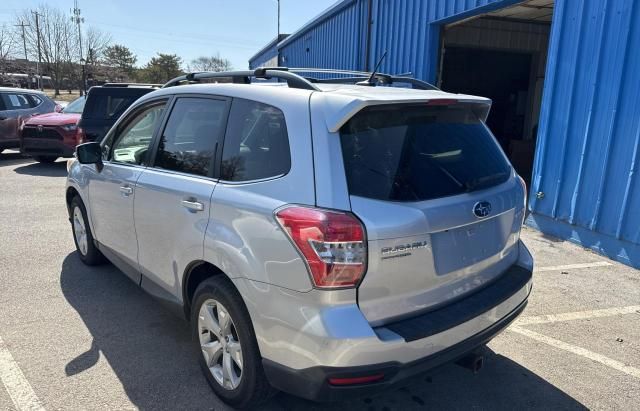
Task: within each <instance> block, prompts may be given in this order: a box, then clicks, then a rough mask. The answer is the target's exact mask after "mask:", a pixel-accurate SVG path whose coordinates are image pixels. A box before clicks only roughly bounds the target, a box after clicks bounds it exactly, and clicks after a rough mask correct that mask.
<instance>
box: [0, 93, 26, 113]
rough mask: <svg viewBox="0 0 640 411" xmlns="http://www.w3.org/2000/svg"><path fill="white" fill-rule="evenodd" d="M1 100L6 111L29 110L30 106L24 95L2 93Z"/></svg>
mask: <svg viewBox="0 0 640 411" xmlns="http://www.w3.org/2000/svg"><path fill="white" fill-rule="evenodd" d="M2 100H3V101H4V105H5V106H6V107H7V110H23V109H26V108H31V104H30V103H29V100H27V97H26V96H25V95H24V94H13V93H4V94H2Z"/></svg>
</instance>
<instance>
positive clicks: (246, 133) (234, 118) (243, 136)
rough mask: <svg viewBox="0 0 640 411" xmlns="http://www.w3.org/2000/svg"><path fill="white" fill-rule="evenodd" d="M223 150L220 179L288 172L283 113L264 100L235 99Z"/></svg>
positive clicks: (244, 178) (246, 178) (236, 178)
mask: <svg viewBox="0 0 640 411" xmlns="http://www.w3.org/2000/svg"><path fill="white" fill-rule="evenodd" d="M228 124H229V125H228V127H227V133H226V136H225V141H224V148H223V150H222V165H221V176H220V177H221V179H222V180H226V181H250V180H259V179H263V178H269V177H277V176H280V175H283V174H286V173H288V172H289V169H290V168H291V154H290V152H289V137H288V136H287V126H286V123H285V120H284V114H283V113H282V111H280V110H279V109H277V108H275V107H272V106H269V105H267V104H262V103H258V102H255V101H250V100H243V99H234V100H233V103H232V105H231V111H230V113H229V122H228Z"/></svg>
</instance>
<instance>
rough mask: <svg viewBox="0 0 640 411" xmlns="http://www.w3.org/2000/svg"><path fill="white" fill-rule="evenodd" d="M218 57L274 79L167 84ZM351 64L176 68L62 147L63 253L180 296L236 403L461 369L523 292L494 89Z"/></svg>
mask: <svg viewBox="0 0 640 411" xmlns="http://www.w3.org/2000/svg"><path fill="white" fill-rule="evenodd" d="M324 74H325V75H326V73H324ZM224 76H226V77H231V78H232V79H233V80H234V82H235V83H248V82H249V79H250V78H256V79H281V80H284V81H285V82H286V83H273V84H272V85H271V86H268V85H265V86H252V85H247V84H193V85H179V84H183V83H192V82H197V81H198V80H201V79H202V80H211V79H217V78H223V77H224ZM362 76H363V74H362V73H360V74H359V75H358V76H357V77H355V78H354V79H351V80H352V83H353V84H335V83H345V82H347V81H348V80H349V79H347V80H345V79H338V80H335V82H332V81H331V80H315V79H310V78H304V77H301V76H300V75H298V74H295V73H293V72H288V71H283V70H280V69H259V70H256V71H255V72H252V71H246V72H233V73H222V74H214V73H199V74H194V75H189V76H185V77H182V78H179V79H176V80H175V81H173V82H171V83H169V84H168V85H167V86H166V87H165V88H163V89H161V90H157V91H154V92H152V93H149V94H147V95H145V96H144V97H142V98H140V99H139V100H138V101H137V102H136V103H134V104H133V105H132V106H131V107H130V108H129V109H128V110H127V111H126V112H125V113H124V114H123V115H122V117H121V118H120V119H119V120H118V121H117V123H116V124H115V125H114V127H113V128H111V130H110V131H109V133H108V134H107V135H106V137H105V138H104V139H103V140H102V142H93V143H86V144H82V145H80V146H78V149H77V157H78V161H76V162H74V163H73V164H72V165H71V167H70V171H69V176H68V180H67V188H66V202H67V206H68V210H69V217H70V221H71V226H72V232H73V237H74V240H75V244H76V247H77V251H78V256H79V258H80V259H81V260H82V261H83V262H84V263H86V264H88V265H93V264H98V263H100V262H102V261H103V259H104V258H105V257H106V258H107V259H108V260H109V261H111V262H112V263H113V264H115V265H116V266H117V267H119V268H120V269H121V270H122V271H124V272H125V273H126V274H127V275H128V276H129V277H131V279H132V280H133V281H134V282H135V283H136V284H139V285H140V286H141V287H142V288H143V289H144V290H146V291H148V292H149V293H150V294H152V295H154V296H155V297H157V298H159V299H160V300H163V301H164V302H165V303H167V305H168V306H171V307H173V308H175V309H176V312H178V313H181V314H182V315H184V316H185V317H186V318H187V319H188V320H189V321H190V327H191V330H192V333H193V337H194V344H195V348H196V350H197V351H198V352H199V353H200V354H199V357H200V359H199V361H200V365H201V367H202V370H203V372H204V375H205V377H206V379H207V381H208V382H209V384H210V385H211V387H212V389H213V390H214V392H215V393H216V394H217V395H218V396H219V397H220V398H221V399H223V400H224V401H226V402H227V403H228V404H231V405H233V406H236V407H250V406H253V405H255V404H257V403H259V402H261V401H263V400H265V399H266V398H267V397H268V396H269V395H270V394H271V393H272V392H273V390H274V389H278V390H283V391H286V392H289V393H291V394H294V395H298V396H301V397H304V398H307V399H312V400H317V401H331V400H337V399H341V398H346V397H349V396H353V395H361V394H365V393H374V392H379V390H380V389H382V388H385V387H388V386H391V385H393V384H396V383H397V382H399V381H401V380H403V379H406V378H409V377H411V376H414V375H415V374H418V373H422V372H424V371H427V370H430V369H432V368H434V367H436V366H439V365H441V364H443V363H446V362H451V361H454V360H461V364H467V366H468V367H470V368H473V369H474V370H477V369H478V368H479V367H480V366H481V364H482V357H481V356H480V355H479V354H477V352H476V351H475V350H476V349H477V348H478V347H480V346H482V345H483V344H485V343H486V342H488V341H489V340H490V339H492V338H493V337H494V336H495V335H496V334H498V333H499V332H500V331H502V330H503V329H504V328H505V327H506V326H507V325H508V324H509V323H510V322H511V321H513V320H514V319H515V318H516V317H517V316H518V315H519V314H520V313H521V312H522V311H523V309H524V307H525V305H526V303H527V299H528V296H529V293H530V291H531V287H532V271H533V260H532V258H531V255H530V254H529V251H528V250H527V248H526V247H525V245H524V244H523V243H522V242H521V241H520V237H519V235H520V229H521V226H522V222H523V218H524V213H525V202H526V200H525V187H524V182H523V181H522V179H521V178H520V177H519V176H518V175H517V174H516V173H515V171H514V169H513V167H512V166H511V165H510V164H509V161H508V159H507V158H506V156H505V155H504V153H503V152H502V150H501V148H500V146H499V145H498V143H497V142H496V140H495V138H494V137H493V135H492V134H491V132H490V131H489V129H488V128H487V127H486V125H485V123H484V120H485V119H486V116H487V114H488V110H489V107H490V100H488V99H485V98H481V97H474V96H467V95H459V94H450V93H445V92H442V91H440V90H438V89H435V88H434V87H433V86H430V85H428V84H426V83H422V82H419V81H417V80H413V79H404V78H397V77H393V76H389V75H376V76H372V78H371V79H367V78H366V77H362ZM402 82H408V83H409V85H410V86H412V87H413V88H417V89H408V88H397V87H393V86H394V85H395V83H399V84H398V85H401V84H400V83H402ZM287 84H288V87H287ZM173 85H178V86H175V87H173ZM374 85H375V86H374ZM385 85H386V86H389V85H390V86H391V87H384V86H385ZM169 86H171V87H169ZM134 227H135V229H134Z"/></svg>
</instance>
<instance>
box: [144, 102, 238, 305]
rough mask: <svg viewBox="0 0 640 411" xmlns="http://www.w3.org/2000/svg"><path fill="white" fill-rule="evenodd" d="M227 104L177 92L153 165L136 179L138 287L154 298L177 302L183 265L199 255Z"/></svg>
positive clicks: (179, 295) (194, 259) (200, 257)
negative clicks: (140, 274) (178, 94)
mask: <svg viewBox="0 0 640 411" xmlns="http://www.w3.org/2000/svg"><path fill="white" fill-rule="evenodd" d="M228 109H229V100H228V99H225V98H222V97H220V98H218V97H212V96H178V97H177V98H176V99H175V100H174V104H173V107H172V109H171V111H170V114H169V116H168V119H167V121H166V125H165V126H164V128H163V130H162V132H161V133H160V134H159V137H158V139H157V142H156V150H155V155H154V160H153V163H152V166H150V167H149V168H147V169H145V170H143V171H142V174H141V176H140V178H139V179H138V182H137V185H136V196H135V207H134V219H135V224H136V233H137V238H138V249H139V256H138V262H139V265H140V269H141V271H142V286H143V288H145V289H146V290H147V291H148V292H150V293H151V294H154V295H156V296H158V297H161V298H167V299H169V300H173V301H180V300H181V296H182V289H181V286H180V278H181V277H182V273H183V272H184V269H185V268H186V266H187V264H189V263H191V262H193V261H196V260H201V259H202V257H203V245H204V234H205V230H206V228H207V224H208V221H209V214H210V210H209V209H210V204H211V195H212V194H213V190H214V188H215V186H216V179H215V178H214V168H215V162H216V161H215V158H216V154H217V153H219V152H220V151H221V148H222V147H221V141H222V138H223V135H224V130H225V127H226V121H227V113H228Z"/></svg>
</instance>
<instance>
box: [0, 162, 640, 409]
mask: <svg viewBox="0 0 640 411" xmlns="http://www.w3.org/2000/svg"><path fill="white" fill-rule="evenodd" d="M65 175H66V168H65V162H64V161H58V162H57V163H55V164H52V165H40V164H38V163H35V162H33V161H31V160H30V159H27V158H23V157H21V156H20V155H18V154H16V153H11V152H9V153H6V152H5V153H4V154H0V179H1V181H2V185H1V186H0V224H1V227H2V230H1V231H0V233H1V235H0V281H1V283H2V287H0V377H2V378H1V380H2V383H0V410H5V409H15V408H17V405H16V404H30V405H40V406H42V407H44V408H45V409H65V410H66V409H68V410H79V409H83V410H93V409H136V408H137V409H167V410H169V409H184V410H186V409H196V410H210V409H216V410H222V409H227V408H226V407H225V406H223V405H222V404H221V403H220V401H218V400H217V399H216V397H215V396H214V395H213V394H212V393H211V391H210V389H209V387H208V386H207V384H206V382H205V380H204V378H203V377H202V376H201V374H200V370H199V368H198V366H197V364H196V357H195V355H196V353H195V352H194V350H193V347H192V343H191V341H190V338H189V332H188V328H187V326H186V324H185V323H184V322H182V321H181V320H179V319H178V318H176V317H173V316H172V315H171V314H169V313H168V312H165V311H164V309H163V308H161V306H160V305H158V304H157V303H156V302H155V301H154V300H153V299H152V298H150V297H148V296H147V295H146V294H144V293H143V292H142V291H140V290H139V289H138V288H137V287H136V286H135V285H134V284H133V283H131V282H130V281H129V280H128V279H127V277H125V276H124V275H123V274H122V273H120V272H119V271H118V270H117V269H115V268H114V267H113V266H110V265H106V266H101V267H98V268H90V267H86V266H84V265H82V264H81V262H80V260H79V259H78V257H77V256H76V254H75V251H74V245H73V240H72V237H71V230H70V227H69V223H68V221H67V216H66V210H65V206H64V195H63V189H64V182H65ZM523 238H524V241H525V242H526V243H527V245H528V246H529V247H530V248H531V250H532V252H533V254H534V257H535V259H536V266H537V269H542V271H537V272H536V274H535V285H534V291H533V293H532V296H531V299H530V303H529V306H528V307H527V310H526V311H525V313H524V314H523V317H522V318H521V320H520V321H519V322H518V323H516V324H515V325H513V326H511V327H510V328H509V329H508V330H507V331H506V332H504V333H503V334H501V335H500V336H498V337H497V338H495V339H494V340H493V341H492V342H491V343H490V344H489V346H488V347H487V348H486V349H485V354H486V359H485V360H486V362H485V367H484V368H483V370H482V371H481V372H480V373H479V374H477V375H473V374H471V373H470V372H469V371H467V370H464V369H462V368H460V367H457V366H455V365H449V366H445V367H443V368H441V369H439V370H436V371H433V372H431V373H430V374H429V375H424V376H420V377H416V378H414V379H412V380H410V381H408V382H407V383H406V385H405V386H403V387H400V388H397V389H393V390H389V391H384V392H380V393H379V394H378V395H376V396H372V397H366V398H358V399H354V400H352V401H349V402H346V403H338V404H330V405H318V404H313V403H309V402H306V401H303V400H300V399H297V398H294V397H291V396H288V395H285V394H279V395H277V396H276V397H274V398H273V399H272V400H271V401H270V402H269V403H268V404H267V405H266V406H265V407H263V409H265V410H289V409H300V410H302V409H304V410H309V409H318V410H320V409H334V410H344V409H350V410H351V409H353V410H357V409H363V410H392V409H402V410H407V409H427V408H431V409H433V408H437V409H468V408H478V409H514V408H519V409H530V408H544V409H584V408H593V409H611V408H616V409H637V408H638V404H640V272H639V271H638V270H634V269H632V268H629V267H626V266H624V265H620V264H618V263H616V262H611V261H609V260H607V259H605V258H604V257H601V256H599V255H597V254H594V253H592V252H589V251H585V250H583V249H581V248H580V247H577V246H575V245H573V244H570V243H568V242H563V241H560V240H558V239H555V238H551V237H548V236H545V235H542V234H540V233H538V232H536V231H534V230H530V229H527V228H525V229H524V230H523ZM602 262H607V263H609V265H600V266H599V264H602ZM580 263H585V264H587V266H586V267H581V268H576V267H572V266H569V268H567V267H566V266H567V265H571V264H580ZM567 313H568V314H567ZM558 314H563V315H558ZM550 315H558V316H555V317H553V316H550Z"/></svg>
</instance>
